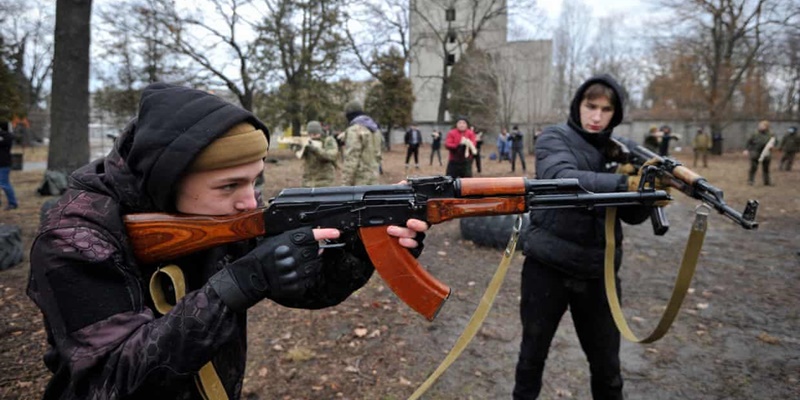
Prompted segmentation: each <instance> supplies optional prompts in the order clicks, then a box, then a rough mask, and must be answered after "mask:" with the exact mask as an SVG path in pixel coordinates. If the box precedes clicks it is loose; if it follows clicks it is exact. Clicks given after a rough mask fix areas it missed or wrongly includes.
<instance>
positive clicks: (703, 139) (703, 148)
mask: <svg viewBox="0 0 800 400" xmlns="http://www.w3.org/2000/svg"><path fill="white" fill-rule="evenodd" d="M692 147H694V164H692V166H695V167H696V166H697V159H698V158H700V159H702V160H703V168H708V150H709V149H711V136H709V134H708V133H706V132H705V131H703V128H699V129H698V130H697V134H696V135H695V136H694V140H693V141H692Z"/></svg>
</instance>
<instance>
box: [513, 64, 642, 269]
mask: <svg viewBox="0 0 800 400" xmlns="http://www.w3.org/2000/svg"><path fill="white" fill-rule="evenodd" d="M596 82H602V83H605V84H606V85H608V86H610V87H612V88H613V89H614V91H615V92H616V94H617V96H616V97H617V103H616V104H614V110H615V114H614V116H613V117H612V119H611V122H610V124H609V126H608V128H607V129H606V131H604V132H600V133H595V134H591V133H588V132H586V131H585V130H583V129H582V128H581V124H580V109H579V106H580V102H581V101H582V99H583V93H584V91H585V90H586V89H587V88H588V87H589V86H590V85H591V84H593V83H596ZM622 96H623V91H622V90H621V88H620V87H619V84H618V83H617V82H616V81H615V80H614V79H613V78H611V77H610V76H607V75H601V76H598V77H595V78H592V79H590V80H588V81H586V83H584V84H583V85H582V86H581V87H580V88H579V89H578V91H577V92H576V94H575V98H573V100H572V106H571V111H570V117H569V120H568V121H567V123H566V124H561V125H555V126H549V127H547V128H546V129H545V130H544V132H543V133H542V134H541V136H539V138H538V139H537V141H536V177H537V178H539V179H558V178H577V179H578V181H579V182H580V184H581V186H583V187H584V188H585V189H587V190H589V191H591V192H598V193H603V192H614V191H619V190H626V189H627V177H626V176H623V175H619V174H616V173H613V172H611V171H609V167H608V165H609V160H608V159H607V158H606V154H605V153H606V151H605V149H606V146H607V145H608V144H609V138H610V137H611V131H612V130H613V129H614V127H616V126H617V125H619V123H620V122H621V121H622V108H623V100H622V99H623V98H622ZM615 138H616V139H618V140H620V141H622V142H623V143H624V144H626V145H628V146H632V145H634V144H635V143H633V142H632V141H630V140H627V139H625V138H620V137H615ZM605 213H606V208H605V207H597V208H595V209H591V210H589V209H555V210H538V211H531V213H530V220H531V223H530V226H529V228H528V231H527V232H526V233H525V236H524V241H523V245H524V251H525V255H526V256H528V257H533V258H534V259H536V260H537V261H539V262H540V263H541V264H544V265H547V266H550V267H552V268H556V269H558V270H560V271H562V272H564V273H567V274H569V275H571V276H573V277H576V278H598V277H601V276H602V275H603V259H604V257H603V255H604V251H605ZM648 215H649V208H648V207H635V206H630V207H621V208H620V209H619V210H618V212H617V221H616V228H615V229H616V246H617V248H616V259H615V261H616V267H617V268H619V265H620V260H621V259H622V229H621V224H620V219H621V220H623V221H625V222H627V223H631V224H638V223H642V222H643V221H644V220H645V219H647V217H648Z"/></svg>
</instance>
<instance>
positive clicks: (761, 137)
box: [747, 131, 774, 160]
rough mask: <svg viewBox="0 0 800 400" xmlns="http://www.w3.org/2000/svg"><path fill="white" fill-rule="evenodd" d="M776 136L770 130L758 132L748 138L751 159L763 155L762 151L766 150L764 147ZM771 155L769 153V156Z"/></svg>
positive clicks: (748, 150)
mask: <svg viewBox="0 0 800 400" xmlns="http://www.w3.org/2000/svg"><path fill="white" fill-rule="evenodd" d="M773 137H774V136H773V135H772V133H770V132H769V131H766V132H756V133H755V134H753V136H750V139H748V140H747V152H748V155H749V156H750V159H751V160H757V159H758V157H760V156H761V152H762V151H764V147H766V146H767V143H769V140H770V139H772V138H773ZM769 156H770V155H769V154H767V157H769Z"/></svg>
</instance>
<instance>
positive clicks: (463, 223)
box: [459, 214, 530, 249]
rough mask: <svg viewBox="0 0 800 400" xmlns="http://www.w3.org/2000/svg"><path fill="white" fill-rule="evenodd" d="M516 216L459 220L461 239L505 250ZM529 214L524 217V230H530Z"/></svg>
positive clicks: (522, 229)
mask: <svg viewBox="0 0 800 400" xmlns="http://www.w3.org/2000/svg"><path fill="white" fill-rule="evenodd" d="M516 219H517V216H516V215H493V216H489V217H472V218H462V219H460V220H459V223H460V227H461V238H462V239H464V240H470V241H472V242H473V243H475V244H476V245H478V246H484V247H491V248H495V249H504V248H505V247H506V245H507V244H508V239H509V238H510V237H511V231H512V230H513V229H514V221H515V220H516ZM529 223H530V219H529V218H528V214H525V215H523V216H522V228H521V231H524V230H526V229H527V228H528V224H529Z"/></svg>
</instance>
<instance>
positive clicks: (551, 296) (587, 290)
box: [514, 257, 622, 400]
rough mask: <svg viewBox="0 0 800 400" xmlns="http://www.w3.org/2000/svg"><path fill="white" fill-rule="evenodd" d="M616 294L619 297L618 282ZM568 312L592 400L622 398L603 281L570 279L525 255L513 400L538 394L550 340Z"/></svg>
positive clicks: (613, 328) (616, 344)
mask: <svg viewBox="0 0 800 400" xmlns="http://www.w3.org/2000/svg"><path fill="white" fill-rule="evenodd" d="M617 294H618V295H620V298H621V290H620V286H619V279H617ZM567 308H569V310H570V313H571V314H572V320H573V321H574V324H575V331H576V332H577V334H578V339H579V340H580V343H581V348H583V352H584V354H586V358H587V359H588V361H589V371H590V372H591V388H592V398H594V399H595V400H599V399H622V374H621V373H620V361H619V347H620V334H619V331H618V330H617V327H616V326H615V325H614V319H613V318H612V316H611V311H610V310H609V308H608V303H607V301H606V295H605V286H604V282H603V279H602V278H597V279H588V280H583V279H574V278H571V277H570V276H568V275H566V274H564V273H562V272H560V271H558V270H556V269H553V268H550V267H546V266H544V265H541V264H539V263H537V262H536V261H535V260H533V259H532V258H530V257H527V258H526V259H525V265H524V266H523V268H522V299H521V300H520V318H521V320H522V344H521V345H520V351H519V360H518V361H517V371H516V383H515V385H514V399H515V400H523V399H525V400H529V399H535V398H536V397H537V396H539V392H540V391H541V389H542V373H543V372H544V364H545V360H546V359H547V353H548V350H549V348H550V342H551V341H552V340H553V336H554V335H555V333H556V329H557V328H558V323H559V321H561V317H562V316H563V315H564V312H566V310H567Z"/></svg>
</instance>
